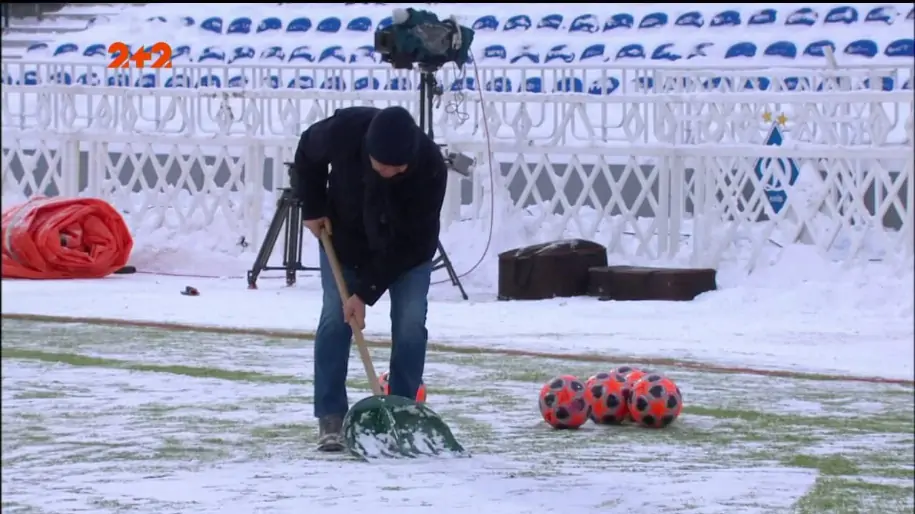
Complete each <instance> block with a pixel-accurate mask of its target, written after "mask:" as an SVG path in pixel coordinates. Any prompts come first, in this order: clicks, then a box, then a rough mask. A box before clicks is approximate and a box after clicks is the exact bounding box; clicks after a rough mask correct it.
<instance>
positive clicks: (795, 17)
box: [785, 7, 820, 27]
mask: <svg viewBox="0 0 915 514" xmlns="http://www.w3.org/2000/svg"><path fill="white" fill-rule="evenodd" d="M819 17H820V14H819V13H818V12H816V11H814V10H813V9H811V8H810V7H801V8H800V9H797V10H795V11H794V12H792V13H790V14H788V16H787V17H785V26H786V27H797V26H803V27H812V26H814V25H816V22H817V19H818V18H819Z"/></svg>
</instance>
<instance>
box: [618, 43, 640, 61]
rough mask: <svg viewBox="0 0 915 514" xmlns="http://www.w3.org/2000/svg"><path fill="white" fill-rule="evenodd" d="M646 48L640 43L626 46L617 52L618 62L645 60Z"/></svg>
mask: <svg viewBox="0 0 915 514" xmlns="http://www.w3.org/2000/svg"><path fill="white" fill-rule="evenodd" d="M644 58H645V47H643V46H642V45H640V44H638V43H632V44H629V45H626V46H624V47H622V48H620V49H619V51H618V52H616V60H620V59H644Z"/></svg>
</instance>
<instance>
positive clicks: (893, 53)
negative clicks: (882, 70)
mask: <svg viewBox="0 0 915 514" xmlns="http://www.w3.org/2000/svg"><path fill="white" fill-rule="evenodd" d="M883 55H885V56H887V57H908V58H912V57H915V40H913V39H911V38H908V39H897V40H896V41H893V42H892V43H890V44H888V45H886V49H884V50H883Z"/></svg>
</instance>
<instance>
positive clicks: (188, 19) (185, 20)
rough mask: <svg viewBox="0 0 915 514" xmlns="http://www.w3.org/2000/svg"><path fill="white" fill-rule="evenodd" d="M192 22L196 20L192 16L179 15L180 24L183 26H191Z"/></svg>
mask: <svg viewBox="0 0 915 514" xmlns="http://www.w3.org/2000/svg"><path fill="white" fill-rule="evenodd" d="M194 23H196V22H195V21H194V18H191V17H190V16H182V17H181V25H183V26H185V27H193V26H194Z"/></svg>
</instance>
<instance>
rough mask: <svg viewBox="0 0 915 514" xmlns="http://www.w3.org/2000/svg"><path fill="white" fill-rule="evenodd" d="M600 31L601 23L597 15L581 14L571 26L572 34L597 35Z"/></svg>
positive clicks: (570, 31)
mask: <svg viewBox="0 0 915 514" xmlns="http://www.w3.org/2000/svg"><path fill="white" fill-rule="evenodd" d="M600 29H601V23H600V20H599V19H598V18H597V15H596V14H580V15H578V16H576V17H575V19H573V20H572V24H571V25H569V33H570V34H596V33H598V32H600Z"/></svg>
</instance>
